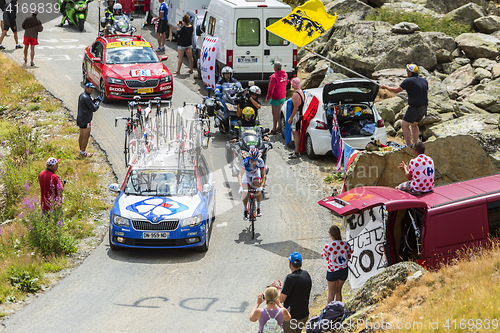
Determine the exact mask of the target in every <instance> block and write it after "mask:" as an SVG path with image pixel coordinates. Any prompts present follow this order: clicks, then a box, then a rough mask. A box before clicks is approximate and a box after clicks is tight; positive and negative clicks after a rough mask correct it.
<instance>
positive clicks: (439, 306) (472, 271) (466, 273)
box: [359, 244, 500, 332]
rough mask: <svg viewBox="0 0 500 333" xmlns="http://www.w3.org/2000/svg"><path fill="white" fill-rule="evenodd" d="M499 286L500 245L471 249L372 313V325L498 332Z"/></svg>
mask: <svg viewBox="0 0 500 333" xmlns="http://www.w3.org/2000/svg"><path fill="white" fill-rule="evenodd" d="M499 282H500V247H499V246H498V244H495V245H494V246H493V248H492V249H491V251H486V250H478V251H470V252H469V253H467V255H465V256H464V257H463V258H462V259H460V260H458V261H457V262H456V263H454V264H452V265H450V266H446V267H443V268H442V269H440V270H439V271H437V272H430V273H428V274H426V275H424V276H423V277H422V278H421V279H420V280H418V281H414V282H409V283H407V284H406V285H401V286H400V287H399V288H398V289H396V290H395V292H394V294H393V295H392V296H391V297H389V298H387V299H386V300H385V301H384V302H383V303H382V304H381V305H380V306H379V307H378V309H377V310H376V311H375V312H374V313H373V314H372V315H371V324H370V325H371V326H372V327H374V328H375V327H377V325H378V326H379V327H380V325H381V323H382V322H385V323H391V324H392V325H394V326H396V325H398V324H399V325H402V324H404V325H406V327H405V328H404V329H403V330H404V331H405V332H443V331H446V332H464V331H467V332H483V331H488V332H494V331H498V329H499V325H498V320H499V318H500V297H498V295H500V284H499ZM487 325H489V327H490V328H489V329H487V328H486V327H487ZM436 327H437V328H438V329H435V328H436ZM359 328H361V327H359Z"/></svg>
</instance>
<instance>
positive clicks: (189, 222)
mask: <svg viewBox="0 0 500 333" xmlns="http://www.w3.org/2000/svg"><path fill="white" fill-rule="evenodd" d="M200 223H201V215H198V216H193V217H188V218H187V219H183V220H182V222H181V227H191V228H192V227H196V226H197V225H199V224H200Z"/></svg>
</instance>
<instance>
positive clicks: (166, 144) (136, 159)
mask: <svg viewBox="0 0 500 333" xmlns="http://www.w3.org/2000/svg"><path fill="white" fill-rule="evenodd" d="M162 103H167V104H168V106H167V107H165V108H164V109H163V110H162V109H161V104H162ZM130 104H131V105H132V104H134V105H133V106H132V107H134V106H137V107H140V105H146V108H145V110H144V111H141V116H143V117H144V122H143V123H144V124H145V127H144V128H143V129H141V132H142V134H141V135H140V137H135V138H133V140H134V142H130V146H131V147H134V150H133V151H132V153H131V154H130V159H129V163H128V164H129V165H132V166H139V167H148V166H151V167H161V166H164V167H166V166H169V167H171V166H172V164H173V162H176V164H177V168H178V169H186V168H191V167H197V166H198V162H199V158H200V154H201V150H202V149H206V148H207V146H208V141H207V144H206V145H204V144H203V142H204V140H203V139H204V136H205V135H206V133H204V131H203V128H204V126H203V125H204V124H206V122H207V121H209V120H207V119H202V118H201V117H199V116H198V115H199V113H198V112H195V116H194V118H189V119H184V117H183V114H184V107H182V108H177V109H175V110H174V109H172V108H171V104H170V101H165V100H161V99H160V98H159V97H157V98H154V99H152V100H149V101H147V102H141V101H140V100H139V99H136V98H134V101H133V102H130ZM185 105H191V104H188V103H185ZM155 109H156V110H155ZM208 126H209V125H208Z"/></svg>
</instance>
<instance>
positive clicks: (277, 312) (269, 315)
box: [250, 286, 291, 333]
mask: <svg viewBox="0 0 500 333" xmlns="http://www.w3.org/2000/svg"><path fill="white" fill-rule="evenodd" d="M264 301H265V302H266V307H265V308H264V309H259V306H260V305H261V304H262V303H264ZM269 319H275V320H276V322H277V324H278V325H279V326H280V327H281V328H282V327H283V321H285V320H286V321H290V319H291V316H290V313H289V312H288V310H287V309H285V308H284V307H283V306H282V305H281V303H280V300H279V297H278V289H276V288H275V287H272V286H271V287H267V288H266V291H265V292H264V293H260V294H259V295H258V296H257V302H256V303H255V306H254V308H253V310H252V313H251V314H250V321H251V322H256V321H257V320H258V321H259V331H258V333H262V332H264V325H266V323H267V321H269ZM280 331H281V330H280ZM276 333H278V331H276Z"/></svg>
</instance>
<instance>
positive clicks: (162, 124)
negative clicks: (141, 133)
mask: <svg viewBox="0 0 500 333" xmlns="http://www.w3.org/2000/svg"><path fill="white" fill-rule="evenodd" d="M162 103H163V104H167V108H170V107H171V105H172V103H171V101H170V100H162V99H161V98H160V97H155V98H154V99H153V100H152V104H156V113H155V125H154V127H153V128H152V130H153V132H154V133H155V136H156V147H157V148H158V147H159V146H160V142H163V143H166V142H167V110H166V109H165V110H163V111H162V109H161V104H162Z"/></svg>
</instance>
